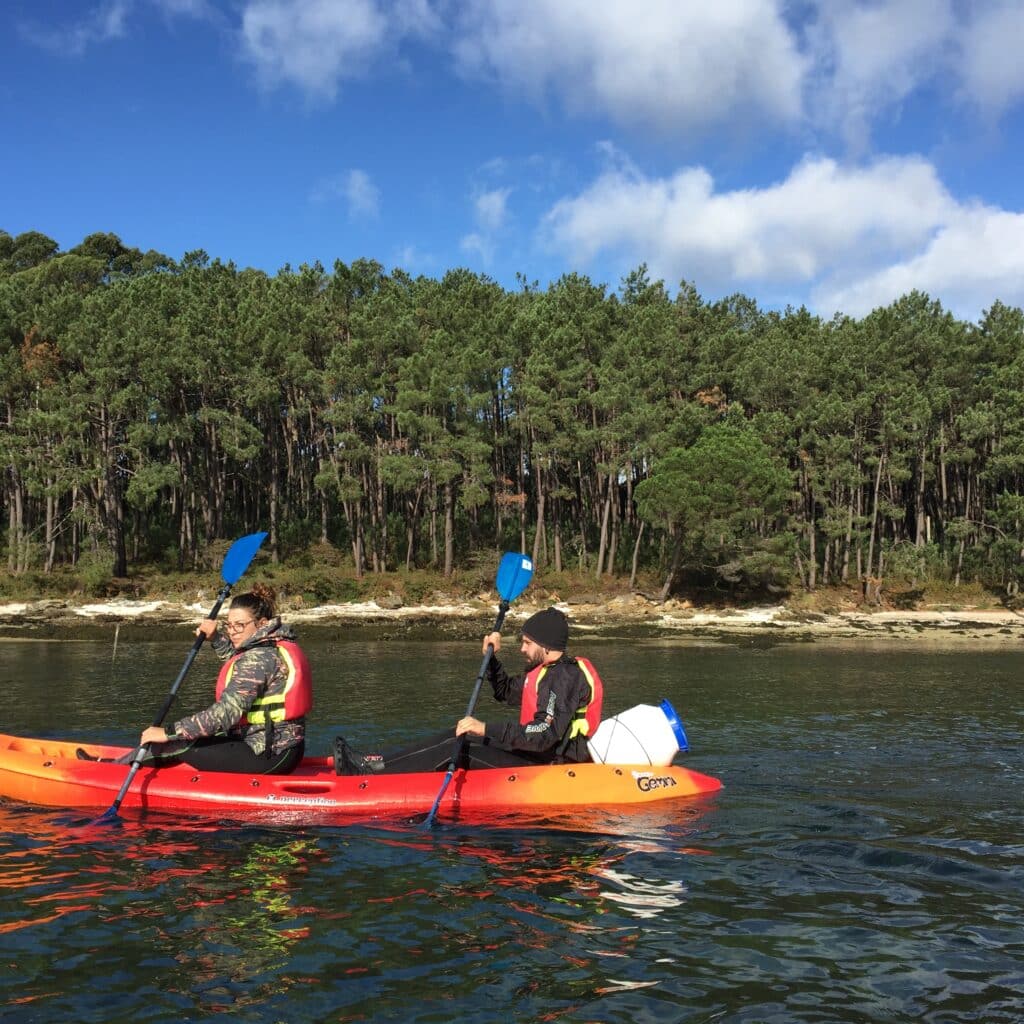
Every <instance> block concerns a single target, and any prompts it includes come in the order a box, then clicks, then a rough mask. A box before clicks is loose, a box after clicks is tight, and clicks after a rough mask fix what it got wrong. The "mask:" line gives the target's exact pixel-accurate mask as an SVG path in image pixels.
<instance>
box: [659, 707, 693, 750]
mask: <svg viewBox="0 0 1024 1024" xmlns="http://www.w3.org/2000/svg"><path fill="white" fill-rule="evenodd" d="M659 707H660V708H661V710H662V712H663V713H664V715H665V717H666V718H667V719H668V724H669V725H670V726H671V727H672V732H673V733H674V734H675V737H676V743H678V744H679V749H680V750H689V749H690V744H689V742H688V741H687V739H686V730H685V729H684V728H683V723H682V722H680V721H679V716H678V715H677V714H676V709H675V708H674V707H672V705H671V704H670V703H669V702H668V700H667V699H666V700H663V701H662V702H661V704H660V705H659Z"/></svg>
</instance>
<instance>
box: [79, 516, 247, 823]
mask: <svg viewBox="0 0 1024 1024" xmlns="http://www.w3.org/2000/svg"><path fill="white" fill-rule="evenodd" d="M266 537H267V535H266V533H250V534H249V535H248V536H245V537H239V538H238V540H236V541H235V543H234V544H232V545H231V547H229V548H228V553H227V554H226V555H225V556H224V564H223V565H222V566H221V570H220V574H221V577H222V578H223V580H224V586H223V587H221V589H220V591H219V592H218V594H217V601H216V603H215V604H214V606H213V607H212V608H211V609H210V614H209V615H207V618H208V619H215V618H217V614H218V613H219V612H220V606H221V605H222V604H223V603H224V602H225V601H226V600H227V597H228V594H230V593H231V588H232V587H233V586H234V585H235V584H236V583H237V582H238V581H239V580H240V579H241V578H242V577H243V576H244V575H245V570H246V569H248V568H249V563H250V562H251V561H252V560H253V557H254V556H255V554H256V552H257V551H258V550H259V547H260V545H261V544H262V543H263V541H264V540H266ZM205 639H206V636H205V634H203V633H200V634H199V635H198V636H197V637H196V639H195V642H194V643H193V644H192V649H191V650H190V651H189V652H188V657H187V658H186V659H185V664H184V665H182V666H181V671H180V672H179V673H178V678H177V679H175V680H174V685H173V686H172V687H171V692H170V693H169V694H168V695H167V700H165V701H164V706H163V707H162V708H161V709H160V713H159V714H158V715H157V716H156V718H154V719H153V725H154V726H159V725H163V721H164V718H165V716H166V715H167V712H168V711H170V710H171V705H172V704H173V703H174V698H175V696H176V695H177V693H178V687H179V686H181V681H182V680H183V679H184V678H185V675H186V674H187V672H188V670H189V669H190V668H191V667H192V662H193V661H195V660H196V655H197V654H198V653H199V648H200V647H202V646H203V641H204V640H205ZM145 752H146V747H139V750H138V753H137V754H136V755H135V760H134V761H132V766H131V768H130V769H129V771H128V778H126V779H125V780H124V783H123V784H122V785H121V788H120V790H119V791H118V794H117V796H116V797H115V798H114V802H113V803H112V804H111V805H110V807H109V808H108V809H107V810H106V811H104V812H103V813H102V814H101V815H100V816H99V817H98V818H97V819H96V820H95V821H94V822H92V824H94V825H99V824H103V823H105V822H110V821H113V820H114V819H115V818H116V817H117V809H118V808H119V807H120V806H121V801H122V800H123V799H124V795H125V793H127V792H128V787H129V786H131V784H132V780H133V779H134V778H135V773H136V772H137V771H138V770H139V766H140V765H141V764H142V759H143V757H144V756H145Z"/></svg>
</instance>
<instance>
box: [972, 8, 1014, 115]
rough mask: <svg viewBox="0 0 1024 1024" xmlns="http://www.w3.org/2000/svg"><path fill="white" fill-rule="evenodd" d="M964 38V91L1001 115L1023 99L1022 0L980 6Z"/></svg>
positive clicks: (990, 111)
mask: <svg viewBox="0 0 1024 1024" xmlns="http://www.w3.org/2000/svg"><path fill="white" fill-rule="evenodd" d="M974 13H975V17H974V20H973V21H972V22H971V23H970V24H969V25H968V26H967V27H966V29H965V31H964V32H963V33H962V36H961V66H960V71H961V75H962V78H963V83H964V88H965V90H966V92H967V94H968V95H969V96H970V97H971V99H973V100H974V101H975V102H976V103H977V104H978V106H980V107H981V108H982V109H983V110H985V111H986V112H987V113H990V114H1000V113H1002V112H1003V110H1004V109H1006V108H1007V107H1009V106H1010V105H1011V104H1013V103H1015V102H1016V101H1018V100H1020V99H1021V98H1022V97H1024V61H1022V60H1021V42H1022V40H1024V6H1022V5H1021V4H1020V3H1019V0H1008V2H1004V3H998V2H996V3H992V2H990V3H989V4H979V5H978V7H977V9H976V10H975V11H974Z"/></svg>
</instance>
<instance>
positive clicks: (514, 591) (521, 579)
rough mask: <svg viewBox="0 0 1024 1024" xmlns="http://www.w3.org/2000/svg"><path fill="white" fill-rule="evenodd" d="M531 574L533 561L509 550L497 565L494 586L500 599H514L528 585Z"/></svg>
mask: <svg viewBox="0 0 1024 1024" xmlns="http://www.w3.org/2000/svg"><path fill="white" fill-rule="evenodd" d="M532 576H533V562H531V561H530V559H529V558H527V556H526V555H521V554H518V553H517V552H515V551H509V552H508V554H506V555H503V556H502V559H501V564H500V565H499V566H498V578H497V580H496V581H495V586H496V588H497V590H498V594H499V595H500V596H501V599H502V601H514V600H515V599H516V598H517V597H518V596H519V595H520V594H521V593H522V592H523V591H524V590H525V589H526V588H527V587H528V586H529V585H530V578H531V577H532Z"/></svg>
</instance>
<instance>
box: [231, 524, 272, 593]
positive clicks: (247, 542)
mask: <svg viewBox="0 0 1024 1024" xmlns="http://www.w3.org/2000/svg"><path fill="white" fill-rule="evenodd" d="M266 539H267V535H266V533H250V534H249V535H248V536H247V537H239V538H238V540H236V541H235V543H234V544H232V545H231V547H229V548H228V553H227V554H226V555H225V556H224V565H223V566H222V567H221V570H220V574H221V576H223V577H224V582H225V583H226V584H227V585H228V586H229V587H231V586H234V585H235V584H236V583H237V582H238V581H239V580H240V579H241V578H242V577H243V576H244V575H245V570H246V569H248V568H249V563H250V562H251V561H252V560H253V557H254V556H255V554H256V552H257V551H259V549H260V545H261V544H262V543H263V542H264V541H265V540H266Z"/></svg>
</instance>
